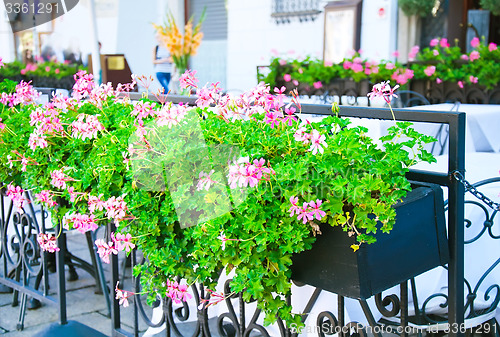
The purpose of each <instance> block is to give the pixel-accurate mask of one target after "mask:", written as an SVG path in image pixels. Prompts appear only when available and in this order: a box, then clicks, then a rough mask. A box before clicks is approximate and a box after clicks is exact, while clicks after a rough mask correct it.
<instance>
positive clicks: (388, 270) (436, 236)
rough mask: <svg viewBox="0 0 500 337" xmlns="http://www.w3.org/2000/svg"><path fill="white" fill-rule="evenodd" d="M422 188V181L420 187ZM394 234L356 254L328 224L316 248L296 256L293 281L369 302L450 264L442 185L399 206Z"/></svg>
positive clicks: (417, 192) (419, 191)
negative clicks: (412, 279) (430, 271)
mask: <svg viewBox="0 0 500 337" xmlns="http://www.w3.org/2000/svg"><path fill="white" fill-rule="evenodd" d="M418 184H420V183H418ZM394 207H395V209H396V214H397V215H396V224H395V225H394V228H393V230H392V231H391V232H390V233H389V234H385V233H382V232H380V231H378V232H377V234H376V235H375V237H376V238H377V242H375V243H373V244H362V245H361V247H360V249H359V250H358V251H357V252H353V250H352V248H350V246H351V245H352V244H354V243H356V242H355V238H353V237H348V236H347V233H346V232H344V231H342V229H341V228H340V227H338V226H337V227H331V226H327V225H323V226H322V227H321V231H322V232H323V234H322V235H319V236H318V237H317V240H316V242H315V243H314V245H313V248H312V249H311V250H308V251H305V252H302V253H300V254H297V255H295V256H294V257H293V265H292V280H294V281H298V282H300V283H305V284H309V285H312V286H315V287H319V288H322V289H324V290H327V291H330V292H333V293H336V294H339V295H342V296H346V297H351V298H359V299H367V298H369V297H371V296H372V295H375V294H377V293H380V292H382V291H383V290H386V289H388V288H391V287H393V286H395V285H397V284H399V283H401V282H404V281H406V280H408V279H410V278H412V277H414V276H417V275H419V274H421V273H423V272H425V271H428V270H430V269H432V268H434V267H437V266H440V265H444V264H446V263H447V262H448V260H449V252H448V239H447V233H446V223H445V217H444V205H443V192H442V189H441V187H440V186H438V185H432V184H425V185H423V184H422V185H419V186H417V187H415V188H414V189H413V190H412V191H411V192H409V193H408V195H407V196H406V198H405V199H404V200H403V201H402V202H401V203H398V204H397V205H395V206H394Z"/></svg>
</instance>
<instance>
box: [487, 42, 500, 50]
mask: <svg viewBox="0 0 500 337" xmlns="http://www.w3.org/2000/svg"><path fill="white" fill-rule="evenodd" d="M497 48H498V47H497V44H496V43H493V42H491V43H490V44H489V45H488V50H489V51H494V50H497Z"/></svg>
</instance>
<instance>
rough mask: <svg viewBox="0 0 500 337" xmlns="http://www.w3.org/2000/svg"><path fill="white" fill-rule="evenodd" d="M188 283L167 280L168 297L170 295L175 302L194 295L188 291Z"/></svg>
mask: <svg viewBox="0 0 500 337" xmlns="http://www.w3.org/2000/svg"><path fill="white" fill-rule="evenodd" d="M187 291H188V286H187V285H186V284H179V283H178V282H176V281H173V282H172V281H170V280H167V294H166V295H167V297H169V298H170V299H171V300H172V301H174V303H175V304H180V303H182V302H186V301H187V300H189V299H190V298H192V297H193V296H192V295H191V294H189V293H188V292H187Z"/></svg>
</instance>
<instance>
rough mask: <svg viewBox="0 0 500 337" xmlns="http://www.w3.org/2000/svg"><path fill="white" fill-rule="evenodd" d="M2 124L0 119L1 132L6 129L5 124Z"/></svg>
mask: <svg viewBox="0 0 500 337" xmlns="http://www.w3.org/2000/svg"><path fill="white" fill-rule="evenodd" d="M1 122H2V118H0V130H3V129H5V124H4V123H1Z"/></svg>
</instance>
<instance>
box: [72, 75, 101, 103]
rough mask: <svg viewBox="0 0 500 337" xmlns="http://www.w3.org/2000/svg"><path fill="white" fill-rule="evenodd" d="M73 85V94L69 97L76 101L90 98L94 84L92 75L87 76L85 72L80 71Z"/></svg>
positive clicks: (75, 76)
mask: <svg viewBox="0 0 500 337" xmlns="http://www.w3.org/2000/svg"><path fill="white" fill-rule="evenodd" d="M73 78H74V79H75V85H74V86H73V92H72V94H71V96H72V97H73V98H74V99H76V100H77V101H81V100H82V99H84V98H87V97H89V96H90V93H91V92H92V90H94V88H95V86H96V84H95V82H94V75H92V74H87V72H86V71H85V70H80V71H79V72H77V73H76V74H75V75H73Z"/></svg>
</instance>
